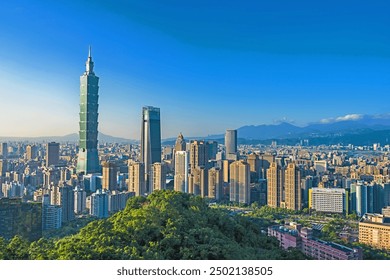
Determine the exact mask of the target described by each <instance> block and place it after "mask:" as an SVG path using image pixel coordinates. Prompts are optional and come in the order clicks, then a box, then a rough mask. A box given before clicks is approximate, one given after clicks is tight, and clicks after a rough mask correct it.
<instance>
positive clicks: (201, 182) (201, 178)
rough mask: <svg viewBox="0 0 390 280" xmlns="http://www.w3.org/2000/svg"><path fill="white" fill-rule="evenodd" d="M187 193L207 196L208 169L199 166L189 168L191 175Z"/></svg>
mask: <svg viewBox="0 0 390 280" xmlns="http://www.w3.org/2000/svg"><path fill="white" fill-rule="evenodd" d="M188 189H189V193H193V194H194V195H200V196H202V197H206V196H208V192H209V188H208V169H207V168H205V167H203V166H200V167H196V168H194V169H192V170H191V175H190V177H189V180H188Z"/></svg>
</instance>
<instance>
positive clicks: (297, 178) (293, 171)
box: [284, 163, 302, 210]
mask: <svg viewBox="0 0 390 280" xmlns="http://www.w3.org/2000/svg"><path fill="white" fill-rule="evenodd" d="M285 174H286V175H285V185H284V188H285V207H286V208H287V209H291V210H301V209H302V203H301V186H300V182H301V171H300V169H299V167H298V166H297V165H296V164H295V163H289V164H288V166H287V169H286V172H285Z"/></svg>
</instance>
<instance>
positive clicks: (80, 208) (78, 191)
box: [74, 186, 87, 215]
mask: <svg viewBox="0 0 390 280" xmlns="http://www.w3.org/2000/svg"><path fill="white" fill-rule="evenodd" d="M86 203H87V194H86V192H85V191H84V190H83V189H82V188H80V187H79V186H77V187H76V188H75V189H74V213H75V214H77V215H80V214H82V213H83V212H84V211H85V210H86Z"/></svg>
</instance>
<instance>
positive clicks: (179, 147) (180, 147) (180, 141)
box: [175, 132, 186, 152]
mask: <svg viewBox="0 0 390 280" xmlns="http://www.w3.org/2000/svg"><path fill="white" fill-rule="evenodd" d="M185 150H186V141H185V140H184V136H183V134H181V132H180V134H179V136H177V139H176V142H175V152H179V151H185Z"/></svg>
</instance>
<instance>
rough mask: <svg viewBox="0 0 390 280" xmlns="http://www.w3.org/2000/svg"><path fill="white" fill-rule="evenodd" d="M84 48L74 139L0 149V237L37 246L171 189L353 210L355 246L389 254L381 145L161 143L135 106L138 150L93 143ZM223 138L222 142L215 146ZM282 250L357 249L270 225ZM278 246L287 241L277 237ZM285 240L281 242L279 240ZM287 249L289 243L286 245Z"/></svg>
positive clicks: (92, 94) (331, 253)
mask: <svg viewBox="0 0 390 280" xmlns="http://www.w3.org/2000/svg"><path fill="white" fill-rule="evenodd" d="M93 68H94V63H93V61H92V56H91V52H90V53H89V55H88V59H87V62H86V71H85V72H84V73H83V75H82V76H81V77H80V122H79V126H80V131H79V137H80V139H79V143H78V144H77V143H72V142H67V143H56V142H48V143H27V142H8V143H1V145H0V184H1V189H0V197H1V199H0V235H1V236H3V237H6V238H10V237H12V236H13V235H15V234H17V233H19V232H24V233H26V234H25V235H27V236H26V237H27V238H29V239H31V240H36V239H38V238H39V237H40V236H42V230H43V231H45V230H50V229H58V228H60V227H61V226H62V225H63V224H66V223H68V222H69V221H72V220H74V219H76V218H78V217H85V216H88V215H91V216H95V217H98V218H105V217H108V216H109V215H110V214H112V213H115V212H117V211H119V210H121V209H124V207H125V205H126V201H127V200H128V198H130V197H132V196H147V195H148V194H150V193H152V192H153V191H156V190H164V189H173V190H176V191H179V192H185V193H191V194H194V195H199V196H202V197H207V198H209V199H210V200H211V201H212V202H219V201H220V202H224V203H236V204H237V205H240V204H241V205H251V204H252V203H256V204H257V205H259V206H263V205H268V206H270V207H274V208H276V207H279V208H286V209H290V210H295V211H299V210H302V209H305V208H308V209H309V210H310V211H317V212H323V213H338V214H344V215H347V214H349V213H356V214H357V215H358V216H360V217H362V220H361V222H360V223H359V239H360V242H364V243H367V244H369V245H371V246H374V247H378V248H387V249H389V248H390V239H389V227H390V224H389V223H388V219H389V218H388V217H389V216H390V215H389V211H388V208H386V207H388V206H390V180H389V175H390V171H389V168H390V154H389V150H390V149H389V146H388V145H387V146H384V147H381V146H380V144H375V145H374V146H372V147H367V146H364V147H360V146H359V147H354V146H352V145H347V146H342V145H337V146H310V145H309V140H307V139H306V140H303V141H302V142H301V143H298V144H297V145H296V146H282V145H278V144H277V142H276V141H273V142H272V144H271V145H238V135H237V130H234V129H228V130H226V134H225V139H224V141H217V140H205V139H191V140H186V139H185V137H184V136H183V135H182V133H179V135H178V137H177V139H176V141H175V143H174V144H172V145H168V144H167V145H162V143H161V124H160V109H159V108H156V107H152V106H145V107H144V108H142V115H141V120H142V126H141V139H140V144H128V143H123V144H120V143H98V138H97V137H98V98H99V95H98V90H99V86H98V83H99V78H98V77H97V76H96V75H95V73H94V69H93ZM222 142H223V143H222ZM269 234H270V235H272V236H276V237H277V238H278V239H279V240H280V241H282V246H283V247H286V248H287V247H289V246H290V245H291V247H297V248H300V249H301V250H302V251H303V252H304V253H305V254H307V255H309V256H312V257H315V258H319V259H357V258H360V256H361V254H360V253H361V252H359V251H356V250H355V249H351V248H346V247H342V246H341V245H337V244H326V243H324V241H321V240H317V239H315V238H312V236H311V234H310V229H307V228H299V229H298V230H297V229H295V231H291V230H287V231H286V230H285V228H279V227H272V228H270V229H269ZM283 240H286V241H283ZM283 242H288V243H283ZM286 244H289V245H286Z"/></svg>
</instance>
